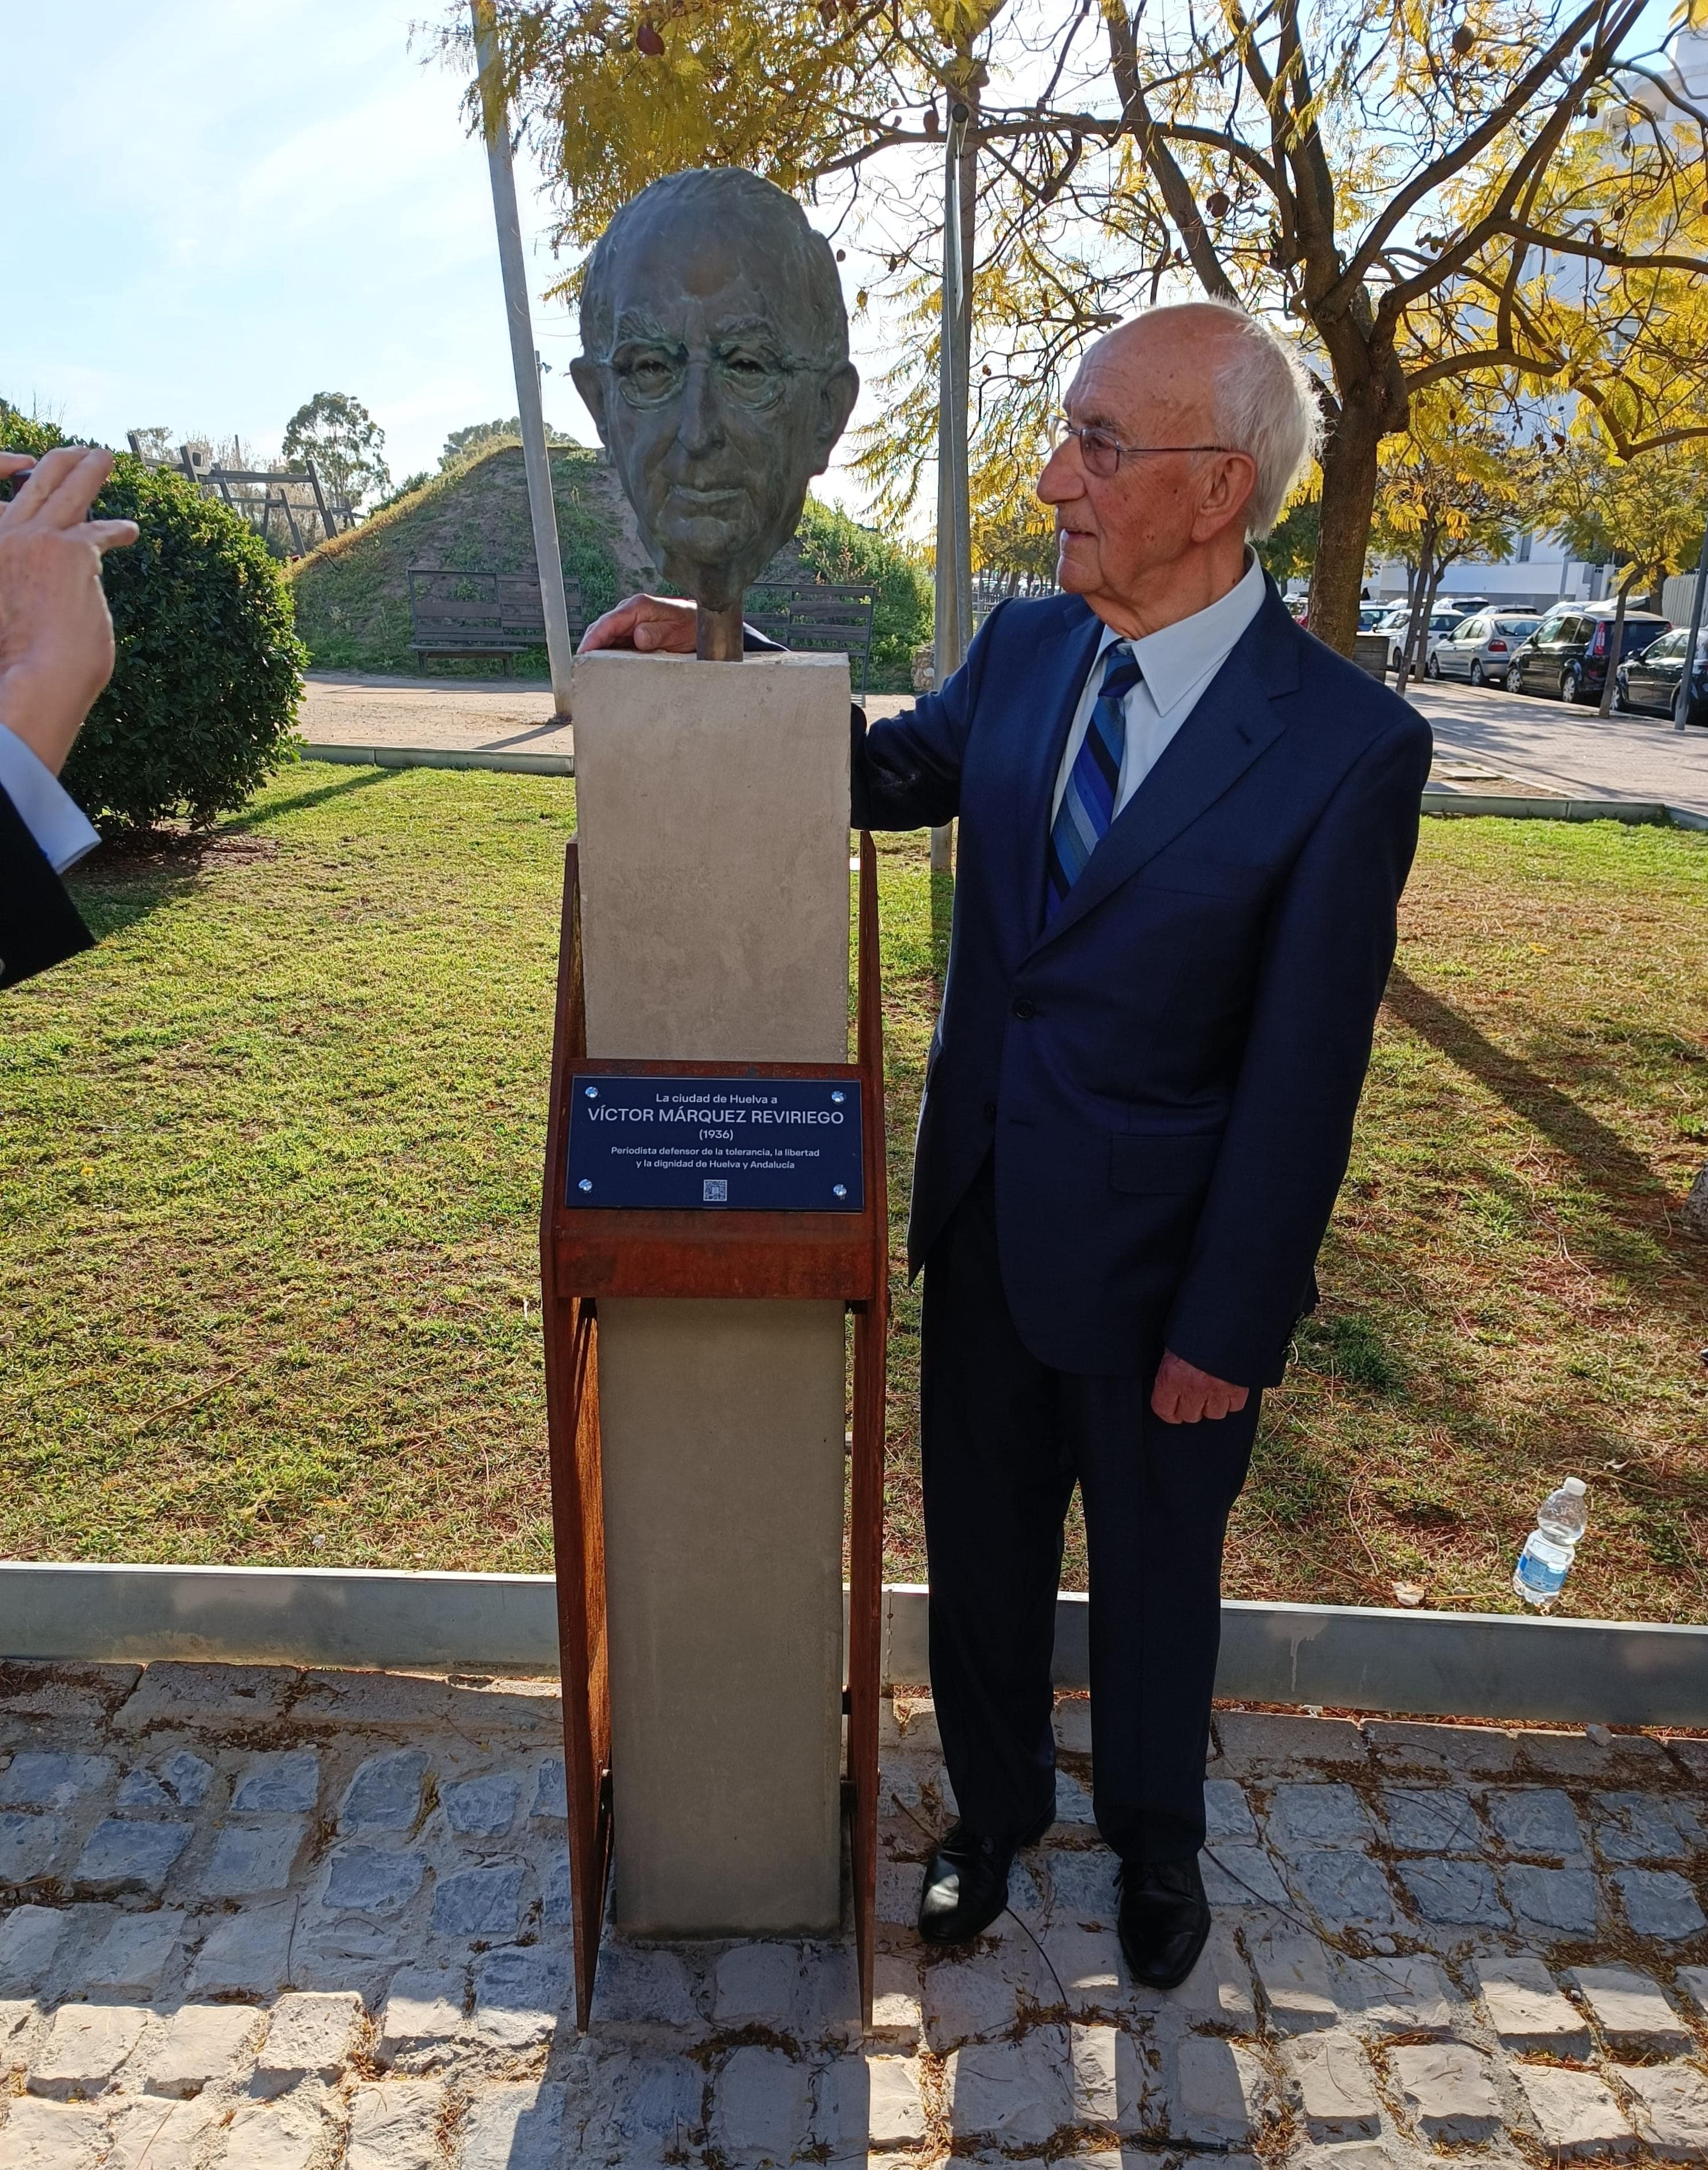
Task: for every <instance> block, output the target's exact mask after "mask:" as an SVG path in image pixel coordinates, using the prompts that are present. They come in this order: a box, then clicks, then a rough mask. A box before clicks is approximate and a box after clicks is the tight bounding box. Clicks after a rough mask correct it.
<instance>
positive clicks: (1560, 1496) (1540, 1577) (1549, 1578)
mask: <svg viewBox="0 0 1708 2170" xmlns="http://www.w3.org/2000/svg"><path fill="white" fill-rule="evenodd" d="M1584 1491H1585V1486H1584V1483H1583V1478H1581V1477H1568V1478H1567V1479H1566V1482H1565V1483H1563V1484H1562V1485H1561V1487H1560V1489H1559V1490H1558V1491H1557V1492H1551V1493H1550V1494H1548V1496H1547V1498H1546V1499H1545V1500H1544V1501H1543V1502H1542V1504H1541V1505H1540V1507H1539V1508H1538V1509H1537V1510H1536V1526H1535V1529H1534V1530H1532V1531H1531V1532H1530V1534H1529V1537H1526V1538H1525V1540H1524V1550H1523V1552H1521V1553H1519V1563H1518V1565H1517V1566H1516V1567H1515V1568H1514V1569H1513V1589H1514V1590H1516V1591H1517V1592H1518V1594H1519V1596H1520V1597H1522V1598H1523V1599H1524V1602H1525V1604H1526V1605H1533V1606H1535V1608H1536V1610H1537V1611H1539V1612H1546V1611H1548V1610H1549V1609H1550V1607H1551V1606H1552V1605H1553V1603H1554V1601H1555V1600H1556V1598H1557V1597H1558V1596H1559V1595H1560V1592H1561V1590H1563V1589H1564V1588H1565V1586H1566V1578H1567V1575H1568V1574H1570V1573H1571V1571H1572V1558H1573V1557H1574V1555H1575V1554H1576V1553H1577V1547H1578V1545H1579V1544H1580V1543H1581V1542H1582V1541H1583V1532H1584V1531H1585V1530H1587V1529H1588V1526H1589V1510H1588V1507H1587V1506H1586V1505H1585V1504H1584Z"/></svg>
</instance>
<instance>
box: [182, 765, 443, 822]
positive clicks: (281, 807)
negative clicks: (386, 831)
mask: <svg viewBox="0 0 1708 2170" xmlns="http://www.w3.org/2000/svg"><path fill="white" fill-rule="evenodd" d="M405 773H406V772H405V771H404V770H403V769H401V768H359V769H357V771H356V772H355V775H354V776H345V777H341V778H339V781H338V782H337V783H323V784H321V785H320V786H319V787H318V788H317V789H315V790H313V791H299V792H298V793H297V794H296V796H295V797H294V798H291V799H274V800H273V801H272V802H271V804H269V805H266V806H251V807H249V808H248V809H247V810H245V811H244V812H243V813H241V814H235V815H232V819H231V820H229V821H222V822H221V824H220V834H221V835H222V836H242V835H243V834H244V833H245V832H246V831H248V830H250V829H254V828H258V827H259V826H260V824H261V823H262V822H264V821H272V820H276V819H277V818H278V816H279V815H281V814H301V813H302V812H303V810H305V809H306V808H307V807H310V806H323V805H325V804H326V802H327V800H328V799H342V798H343V797H344V794H345V793H346V792H350V791H366V790H367V789H368V788H370V787H371V785H373V784H376V783H391V782H392V781H393V780H394V779H395V778H398V777H400V776H402V775H403V774H405Z"/></svg>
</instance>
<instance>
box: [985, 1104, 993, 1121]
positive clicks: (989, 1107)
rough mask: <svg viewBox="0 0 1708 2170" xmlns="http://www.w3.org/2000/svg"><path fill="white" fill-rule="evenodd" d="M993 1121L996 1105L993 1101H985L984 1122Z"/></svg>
mask: <svg viewBox="0 0 1708 2170" xmlns="http://www.w3.org/2000/svg"><path fill="white" fill-rule="evenodd" d="M995 1120H996V1103H995V1101H994V1100H987V1101H986V1102H985V1121H986V1122H987V1123H994V1122H995Z"/></svg>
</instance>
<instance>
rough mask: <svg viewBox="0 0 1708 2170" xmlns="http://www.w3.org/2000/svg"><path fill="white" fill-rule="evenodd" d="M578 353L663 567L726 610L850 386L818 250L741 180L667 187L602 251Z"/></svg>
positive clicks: (787, 531) (690, 180)
mask: <svg viewBox="0 0 1708 2170" xmlns="http://www.w3.org/2000/svg"><path fill="white" fill-rule="evenodd" d="M581 343H582V348H583V351H582V353H581V354H580V355H579V357H578V358H577V359H576V360H575V361H574V362H573V363H572V364H571V369H572V371H573V374H574V379H575V387H576V389H577V390H578V391H579V393H580V394H581V396H582V398H583V399H584V400H585V402H586V403H587V406H588V409H589V411H590V413H591V414H592V416H593V419H594V421H595V424H596V425H597V426H598V429H599V433H600V438H601V439H602V440H603V441H604V442H605V444H606V446H608V447H609V449H610V452H611V458H612V460H613V462H615V464H616V470H617V474H618V478H619V479H620V480H621V482H622V487H623V490H624V493H625V494H626V495H627V499H628V501H629V503H630V505H632V507H633V508H634V514H635V518H636V520H637V521H638V523H639V526H640V530H641V533H642V536H643V538H644V539H645V541H646V543H647V545H648V548H649V549H650V550H651V552H652V553H653V556H654V559H655V560H656V562H657V564H658V565H659V569H660V571H661V572H662V573H663V574H664V575H665V579H666V580H669V581H670V583H671V585H673V586H675V587H677V588H679V589H681V590H682V591H684V592H685V593H686V594H688V595H691V596H693V598H694V599H695V601H697V603H699V604H700V606H701V607H702V610H705V611H710V612H719V613H723V614H725V615H727V614H728V613H729V612H732V611H734V612H739V607H740V602H741V596H742V591H743V590H744V589H745V588H746V587H748V586H749V585H750V584H751V582H752V581H753V580H755V579H756V578H757V576H758V575H759V574H760V573H761V571H762V570H763V569H764V568H765V565H766V563H767V561H768V560H769V559H771V556H772V555H773V554H774V553H775V552H776V551H777V549H778V548H780V547H781V546H782V544H783V543H786V542H787V540H788V538H789V537H790V536H791V535H793V532H794V531H795V528H796V526H797V525H798V521H799V520H800V516H801V508H802V506H803V504H804V503H805V501H806V494H807V486H808V484H809V482H810V480H811V478H812V477H813V476H814V475H815V474H822V473H823V472H824V470H825V467H826V466H827V465H828V463H829V461H830V453H831V451H832V449H833V447H834V446H835V442H836V440H837V439H838V437H840V436H841V434H842V430H843V428H844V426H845V425H846V422H847V420H848V416H849V414H850V413H851V411H852V409H853V405H854V400H855V396H856V394H857V392H858V390H859V387H860V380H859V377H858V376H857V373H856V371H855V370H854V367H853V366H852V364H851V362H850V361H849V360H848V322H847V317H846V312H845V311H844V308H843V306H842V295H841V286H840V283H839V282H838V280H837V276H836V267H835V258H834V256H833V255H832V254H831V251H830V244H829V243H827V242H826V241H825V239H824V238H823V237H822V236H821V235H819V234H817V233H815V232H814V231H813V229H812V227H810V226H809V224H808V222H807V218H806V215H805V213H804V212H803V211H802V210H801V208H800V206H799V205H798V204H797V203H796V202H795V201H794V200H793V198H792V197H790V196H787V195H784V193H783V192H782V190H781V189H777V188H774V187H772V185H771V183H770V182H769V181H762V180H761V179H758V177H757V176H756V175H755V174H748V173H743V172H741V171H740V170H739V169H738V168H718V169H713V170H700V171H695V172H690V173H685V174H671V175H670V176H669V177H668V178H667V179H664V180H661V181H654V183H653V184H652V185H651V186H650V187H649V188H646V189H643V190H642V191H641V193H640V194H639V195H638V196H636V197H635V198H634V199H633V200H632V201H631V202H629V203H627V204H625V205H624V206H623V207H622V210H621V211H618V213H617V214H616V217H615V218H614V219H612V221H611V224H610V225H609V226H608V227H606V231H605V232H604V234H603V235H602V236H601V237H600V242H599V244H598V246H597V248H596V249H595V250H594V252H593V255H592V258H591V259H590V263H589V265H588V269H587V276H586V280H585V281H584V285H583V288H582V296H581ZM738 652H739V651H738Z"/></svg>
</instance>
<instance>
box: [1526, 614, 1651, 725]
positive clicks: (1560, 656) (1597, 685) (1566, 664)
mask: <svg viewBox="0 0 1708 2170" xmlns="http://www.w3.org/2000/svg"><path fill="white" fill-rule="evenodd" d="M1617 612H1618V605H1617V604H1615V603H1566V604H1562V605H1561V606H1560V607H1558V608H1556V609H1555V610H1551V611H1550V612H1549V613H1548V615H1547V616H1546V617H1545V618H1544V619H1543V620H1542V623H1540V625H1539V626H1538V627H1537V628H1536V630H1535V632H1534V633H1532V634H1531V635H1530V637H1529V639H1528V640H1526V641H1525V642H1524V644H1522V645H1521V646H1520V647H1519V649H1518V650H1517V651H1516V653H1515V654H1514V655H1513V660H1512V661H1511V662H1510V663H1509V664H1508V666H1507V691H1508V692H1509V693H1544V694H1555V695H1557V696H1558V698H1560V699H1561V700H1562V701H1599V699H1600V698H1601V689H1602V687H1604V685H1605V684H1606V683H1607V666H1608V660H1609V650H1610V649H1611V648H1612V645H1613V622H1614V618H1615V616H1616V615H1617ZM1671 624H1672V620H1671V619H1670V618H1664V617H1659V616H1658V615H1657V613H1656V612H1653V611H1632V610H1628V611H1627V612H1625V627H1624V631H1623V634H1622V637H1621V639H1620V652H1619V655H1618V656H1617V657H1616V658H1615V659H1614V660H1616V661H1620V662H1623V661H1624V660H1625V659H1626V658H1627V657H1629V656H1631V655H1636V652H1637V650H1638V649H1641V648H1647V646H1648V645H1649V644H1650V643H1651V642H1652V641H1654V640H1658V639H1659V638H1660V636H1661V635H1662V634H1663V633H1665V632H1667V631H1668V629H1669V628H1670V627H1671Z"/></svg>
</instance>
